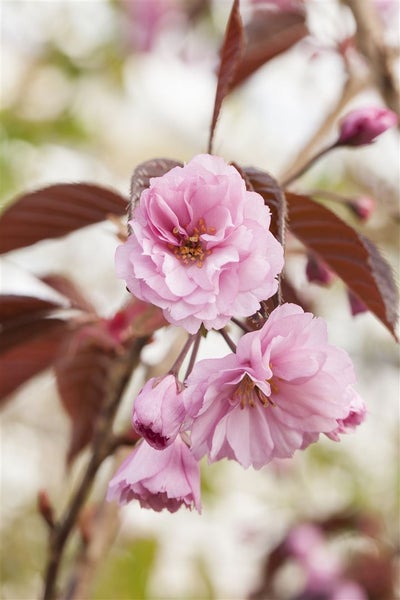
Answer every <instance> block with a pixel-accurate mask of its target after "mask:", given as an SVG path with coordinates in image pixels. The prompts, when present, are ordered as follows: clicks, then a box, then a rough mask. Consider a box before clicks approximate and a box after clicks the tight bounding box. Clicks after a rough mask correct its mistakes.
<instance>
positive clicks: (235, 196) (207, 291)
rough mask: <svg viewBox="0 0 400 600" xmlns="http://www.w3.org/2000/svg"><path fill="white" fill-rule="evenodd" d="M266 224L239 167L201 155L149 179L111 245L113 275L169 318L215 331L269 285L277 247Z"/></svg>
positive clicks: (253, 304)
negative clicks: (123, 233)
mask: <svg viewBox="0 0 400 600" xmlns="http://www.w3.org/2000/svg"><path fill="white" fill-rule="evenodd" d="M269 225H270V211H269V209H268V208H267V207H266V206H265V205H264V201H263V199H262V197H261V196H260V195H259V194H257V193H255V192H250V191H247V190H246V186H245V182H244V180H243V178H242V177H241V175H240V174H239V172H238V171H237V170H236V169H235V168H234V167H233V166H230V165H228V164H226V163H225V161H224V160H223V159H222V158H220V157H217V156H211V155H208V154H202V155H199V156H196V157H195V158H193V159H192V160H191V161H190V162H189V163H188V164H187V165H186V166H184V167H175V168H173V169H171V170H170V171H169V172H168V173H166V174H165V175H163V176H162V177H154V178H152V179H151V180H150V187H149V188H148V189H146V190H144V191H143V192H142V194H141V197H140V200H139V202H138V205H137V207H136V208H135V211H134V214H133V218H132V220H131V221H130V226H131V228H132V234H131V235H130V236H129V237H128V240H127V241H126V242H125V243H124V244H123V245H122V246H119V248H118V249H117V253H116V270H117V275H118V276H119V277H121V278H122V279H125V281H126V283H127V286H128V288H129V290H130V291H131V292H132V293H133V294H134V295H135V296H136V297H137V298H140V299H142V300H145V301H147V302H151V303H152V304H155V305H156V306H159V307H160V308H162V309H163V313H164V316H165V318H166V319H167V321H169V322H170V323H173V324H175V325H179V326H182V327H184V328H185V329H186V330H187V331H189V332H190V333H195V332H196V331H198V329H199V327H200V326H201V324H202V323H203V324H204V326H205V327H206V328H207V329H212V328H215V329H219V328H221V327H223V326H224V325H225V324H226V323H227V322H228V321H229V319H230V318H231V317H232V316H234V315H240V316H244V317H245V316H249V315H251V314H253V313H254V312H256V311H257V310H258V309H259V306H260V301H261V300H265V299H267V298H269V297H271V296H272V295H273V294H274V293H275V292H276V290H277V281H276V276H277V275H278V274H279V273H280V271H281V269H282V267H283V248H282V246H281V244H280V243H279V242H278V241H277V240H276V239H275V238H274V236H273V235H272V234H271V232H270V231H269Z"/></svg>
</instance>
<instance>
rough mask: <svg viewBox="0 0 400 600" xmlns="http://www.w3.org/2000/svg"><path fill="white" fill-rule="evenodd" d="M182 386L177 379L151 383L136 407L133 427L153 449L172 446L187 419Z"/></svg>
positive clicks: (141, 393)
mask: <svg viewBox="0 0 400 600" xmlns="http://www.w3.org/2000/svg"><path fill="white" fill-rule="evenodd" d="M185 414H186V412H185V407H184V404H183V401H182V394H181V384H180V383H179V381H177V379H176V378H175V377H174V375H166V376H165V377H157V378H155V377H152V378H151V379H149V380H148V381H147V382H146V384H145V385H144V387H143V388H142V390H141V391H140V393H139V395H138V396H137V398H136V400H135V403H134V405H133V412H132V425H133V427H134V428H135V429H136V431H137V432H138V433H140V434H141V435H142V436H143V437H144V438H145V440H146V441H147V443H148V444H150V446H153V448H156V449H157V450H162V449H163V448H165V447H166V446H169V445H170V444H172V442H173V441H174V439H175V438H176V436H177V435H178V432H179V429H180V427H181V425H182V422H183V420H184V418H185Z"/></svg>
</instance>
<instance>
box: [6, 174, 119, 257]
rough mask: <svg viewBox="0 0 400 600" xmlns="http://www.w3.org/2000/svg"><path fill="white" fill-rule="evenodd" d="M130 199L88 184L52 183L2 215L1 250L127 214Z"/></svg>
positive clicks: (25, 196)
mask: <svg viewBox="0 0 400 600" xmlns="http://www.w3.org/2000/svg"><path fill="white" fill-rule="evenodd" d="M126 207H127V202H126V200H125V198H123V197H122V196H120V195H119V194H118V193H116V192H113V191H111V190H109V189H107V188H104V187H100V186H98V185H92V184H87V183H63V184H57V185H51V186H49V187H46V188H42V189H40V190H37V191H35V192H31V193H29V194H24V195H23V196H20V197H19V198H17V199H16V200H15V201H14V202H13V203H12V204H11V206H10V207H9V208H7V209H6V210H5V211H4V212H3V214H2V215H1V216H0V253H4V252H9V251H10V250H15V249H16V248H23V247H25V246H29V245H31V244H34V243H35V242H38V241H40V240H44V239H48V238H58V237H60V236H63V235H65V234H67V233H70V232H71V231H74V230H76V229H80V228H81V227H85V226H86V225H91V224H92V223H97V222H99V221H103V220H104V219H106V218H107V217H108V215H110V214H116V215H123V214H124V213H125V211H126Z"/></svg>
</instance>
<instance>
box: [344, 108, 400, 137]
mask: <svg viewBox="0 0 400 600" xmlns="http://www.w3.org/2000/svg"><path fill="white" fill-rule="evenodd" d="M397 120H398V119H397V115H396V113H394V112H393V111H391V110H388V109H387V108H381V107H378V106H367V107H364V108H357V109H355V110H353V111H351V112H349V113H348V114H347V115H346V116H345V117H344V118H343V119H342V121H341V123H340V134H339V139H338V141H337V145H338V146H363V145H364V144H370V143H371V142H373V141H374V140H375V138H376V137H378V135H380V134H381V133H383V132H384V131H386V130H387V129H389V128H390V127H393V126H394V125H396V124H397Z"/></svg>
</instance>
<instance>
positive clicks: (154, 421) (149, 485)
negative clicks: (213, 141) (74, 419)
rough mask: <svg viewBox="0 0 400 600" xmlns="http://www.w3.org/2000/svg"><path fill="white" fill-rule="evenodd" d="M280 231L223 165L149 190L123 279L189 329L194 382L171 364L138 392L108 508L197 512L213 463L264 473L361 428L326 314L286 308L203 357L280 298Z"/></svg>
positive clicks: (200, 161)
mask: <svg viewBox="0 0 400 600" xmlns="http://www.w3.org/2000/svg"><path fill="white" fill-rule="evenodd" d="M269 226H270V211H269V208H268V207H267V206H266V205H265V204H264V201H263V198H262V197H261V196H260V195H259V194H257V193H255V192H253V191H248V190H247V189H246V184H245V181H244V180H243V178H242V176H241V175H240V173H239V172H238V170H237V169H235V168H234V167H233V166H231V165H228V164H226V163H225V161H224V160H223V159H222V158H219V157H216V156H212V155H199V156H196V157H195V158H193V159H192V160H191V161H190V162H189V163H188V164H186V165H185V166H183V167H175V168H173V169H171V170H170V171H169V172H168V173H166V174H165V175H163V176H162V177H155V178H153V179H151V180H150V186H149V188H148V189H146V190H144V191H143V192H142V194H141V197H140V199H139V202H138V204H137V206H136V207H135V210H134V212H133V216H132V219H131V221H130V227H131V231H132V233H131V235H130V236H129V237H128V239H127V241H126V242H125V243H124V244H123V245H121V246H120V247H119V248H118V249H117V254H116V268H117V273H118V275H119V276H120V277H121V278H123V279H124V280H125V281H126V283H127V286H128V288H129V290H130V291H131V292H132V293H133V294H134V295H135V296H136V297H138V298H140V299H141V300H144V301H147V302H150V303H152V304H155V305H157V306H159V307H160V308H161V309H162V310H163V313H164V316H165V318H166V319H167V321H169V322H170V323H172V324H174V325H178V326H180V327H183V328H184V329H186V330H187V331H188V333H189V334H190V335H189V338H188V342H187V344H186V346H185V353H187V352H188V351H189V349H190V348H191V347H192V348H193V350H192V359H191V360H190V363H189V364H190V367H191V368H190V369H189V370H190V373H189V374H186V376H185V378H184V379H183V381H181V380H180V379H179V368H173V369H171V371H170V372H169V373H168V374H166V375H165V376H163V377H160V378H153V379H150V380H149V381H148V382H147V383H146V384H145V386H144V387H143V389H142V390H141V392H140V393H139V395H138V396H137V398H136V400H135V403H134V407H133V413H132V425H133V427H134V428H135V430H136V431H137V432H138V433H139V434H140V435H141V436H142V438H143V439H142V440H141V441H140V442H139V443H138V444H137V446H136V447H135V449H134V450H133V452H132V454H131V455H130V456H129V457H128V458H127V459H126V461H125V462H124V463H123V464H122V466H121V467H120V469H119V470H118V472H117V473H116V475H115V476H114V478H113V479H112V481H111V482H110V485H109V491H108V498H109V499H117V500H118V501H119V502H121V503H125V502H128V501H130V500H132V499H134V498H135V499H138V500H139V502H140V504H141V506H143V507H150V508H153V509H155V510H161V509H162V508H167V509H168V510H170V511H171V512H174V511H175V510H177V509H178V508H179V506H181V505H182V504H184V505H186V506H188V507H193V506H194V507H195V508H196V509H197V510H200V474H199V460H200V459H201V458H202V457H204V456H207V457H208V460H209V461H210V462H214V461H218V460H220V459H223V458H227V459H233V460H236V461H238V462H239V463H240V464H241V465H243V466H244V467H245V468H247V467H250V466H252V467H254V468H256V469H259V468H261V467H263V466H264V465H266V464H267V463H269V462H270V461H271V460H272V459H274V458H289V457H291V456H293V454H294V452H295V451H296V450H299V449H304V448H306V447H307V446H308V445H309V444H311V443H313V442H315V441H316V440H317V439H318V437H319V435H320V434H321V433H324V434H326V435H327V436H328V437H330V438H331V439H333V440H338V439H339V436H340V434H342V433H346V432H348V431H350V430H352V429H354V428H355V427H356V426H357V425H358V424H359V423H361V422H362V421H363V419H364V416H365V406H364V403H363V401H362V400H361V398H360V397H359V396H358V394H357V392H356V391H355V389H354V388H353V384H354V383H355V375H354V371H353V366H352V363H351V360H350V358H349V356H348V355H347V354H346V352H344V351H343V350H341V349H339V348H337V347H336V346H333V345H331V344H329V342H328V338H327V328H326V324H325V322H324V321H323V320H322V319H320V318H315V317H314V316H313V315H312V314H311V313H306V312H304V311H303V309H302V308H301V307H300V306H297V305H295V304H282V305H280V306H278V307H277V308H276V309H275V310H273V311H272V312H271V314H270V315H269V317H268V318H266V319H264V321H263V325H262V326H261V327H260V328H259V329H255V330H249V329H247V331H246V329H245V328H244V330H245V333H244V334H243V335H242V337H241V338H240V339H239V342H238V344H237V347H235V346H234V344H233V343H230V352H229V353H228V354H227V355H226V356H224V357H222V358H214V359H207V360H200V361H198V362H195V361H194V352H195V351H196V349H197V347H198V343H199V341H200V338H201V337H203V336H204V335H205V334H206V332H207V331H208V330H211V329H216V330H220V331H221V332H222V333H223V334H224V337H225V338H227V333H226V332H225V330H224V329H223V328H224V327H225V326H226V325H227V323H228V322H229V321H230V320H231V319H232V318H234V320H235V321H236V322H238V318H241V317H250V316H252V315H254V314H256V313H257V312H258V311H259V310H260V307H261V303H262V302H263V301H265V300H267V299H268V298H271V297H272V296H273V295H274V294H275V293H276V292H277V289H278V275H279V274H280V272H281V270H282V268H283V264H284V258H283V248H282V246H281V244H280V243H279V242H278V241H277V240H276V239H275V238H274V236H273V235H272V234H271V232H270V231H269ZM181 362H182V361H180V362H179V364H181ZM193 363H194V366H193V367H192V365H193Z"/></svg>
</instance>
